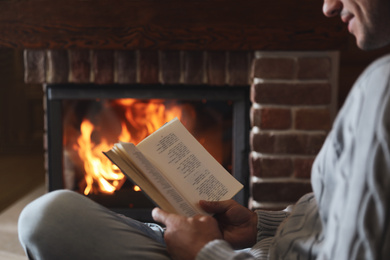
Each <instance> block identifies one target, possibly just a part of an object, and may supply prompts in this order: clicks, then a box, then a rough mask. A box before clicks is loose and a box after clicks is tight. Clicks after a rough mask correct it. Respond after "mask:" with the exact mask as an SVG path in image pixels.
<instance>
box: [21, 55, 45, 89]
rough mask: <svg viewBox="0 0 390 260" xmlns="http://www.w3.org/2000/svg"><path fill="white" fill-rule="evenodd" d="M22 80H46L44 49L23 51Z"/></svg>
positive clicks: (34, 81)
mask: <svg viewBox="0 0 390 260" xmlns="http://www.w3.org/2000/svg"><path fill="white" fill-rule="evenodd" d="M24 64H25V67H24V81H25V82H26V83H37V84H42V83H44V82H46V51H44V50H25V51H24Z"/></svg>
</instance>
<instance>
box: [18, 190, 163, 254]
mask: <svg viewBox="0 0 390 260" xmlns="http://www.w3.org/2000/svg"><path fill="white" fill-rule="evenodd" d="M19 239H20V241H21V243H22V245H23V247H24V248H25V251H26V253H27V254H28V256H29V257H30V259H35V260H37V259H50V260H52V259H56V260H60V259H75V260H76V259H164V260H166V259H170V258H169V256H168V253H167V251H166V248H165V245H164V242H163V234H162V231H161V230H159V228H158V227H155V228H153V229H151V228H150V227H148V226H147V225H145V224H143V223H140V222H138V221H135V220H132V219H129V218H126V217H124V216H119V215H117V214H116V213H114V212H112V211H110V210H108V209H106V208H105V207H102V206H101V205H99V204H97V203H95V202H93V201H92V200H90V199H88V198H87V197H85V196H82V195H80V194H77V193H75V192H72V191H66V190H61V191H54V192H51V193H48V194H46V195H44V196H42V197H41V198H39V199H37V200H35V201H33V202H32V203H30V204H29V205H27V207H26V208H25V209H24V210H23V211H22V213H21V215H20V218H19Z"/></svg>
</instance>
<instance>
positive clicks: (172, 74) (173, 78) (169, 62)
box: [160, 51, 181, 84]
mask: <svg viewBox="0 0 390 260" xmlns="http://www.w3.org/2000/svg"><path fill="white" fill-rule="evenodd" d="M180 59H181V58H180V51H162V52H160V65H161V75H162V82H161V83H163V84H179V83H180V76H181V63H180Z"/></svg>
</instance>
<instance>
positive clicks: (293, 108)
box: [250, 52, 338, 209]
mask: <svg viewBox="0 0 390 260" xmlns="http://www.w3.org/2000/svg"><path fill="white" fill-rule="evenodd" d="M337 76H338V54H337V53H335V52H314V53H311V52H256V53H255V58H254V60H253V66H252V77H253V83H252V87H251V97H250V98H251V101H252V107H251V111H250V117H251V124H252V128H251V133H250V147H251V153H250V171H251V185H252V198H251V204H250V205H251V207H252V208H270V209H275V208H283V207H285V206H286V205H288V204H291V203H293V202H295V201H296V200H297V199H299V197H300V196H302V195H303V194H305V193H307V192H310V191H311V185H310V171H311V166H312V163H313V161H314V158H315V156H316V154H317V153H318V152H319V150H320V148H321V146H322V144H323V142H324V140H325V138H326V135H327V133H328V131H329V130H330V127H331V124H332V121H333V118H334V115H335V113H336V111H335V110H336V100H337Z"/></svg>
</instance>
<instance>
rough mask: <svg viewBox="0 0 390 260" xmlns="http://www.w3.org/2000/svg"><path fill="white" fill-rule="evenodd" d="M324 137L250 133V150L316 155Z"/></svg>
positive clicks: (318, 135) (297, 134) (298, 134)
mask: <svg viewBox="0 0 390 260" xmlns="http://www.w3.org/2000/svg"><path fill="white" fill-rule="evenodd" d="M325 138H326V135H325V134H320V133H319V134H305V133H296V134H295V133H294V134H274V133H253V132H252V133H251V135H250V145H251V149H252V151H256V152H259V153H267V154H296V155H316V154H317V153H318V152H319V150H320V149H321V147H322V144H323V143H324V141H325Z"/></svg>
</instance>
